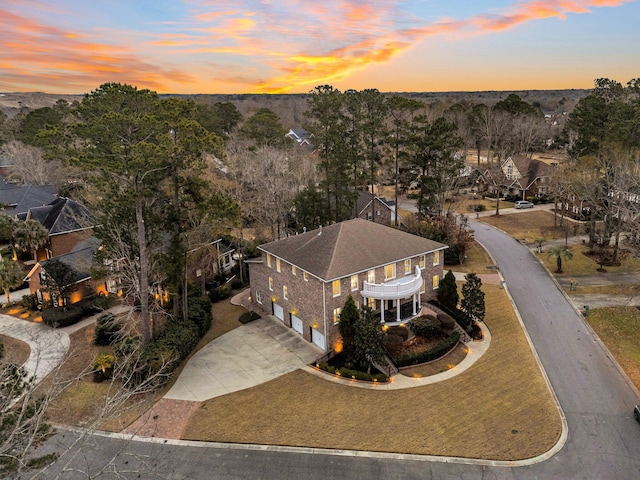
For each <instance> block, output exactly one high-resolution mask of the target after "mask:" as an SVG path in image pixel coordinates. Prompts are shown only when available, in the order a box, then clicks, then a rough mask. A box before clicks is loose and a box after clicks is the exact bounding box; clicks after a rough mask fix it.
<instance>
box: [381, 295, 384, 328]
mask: <svg viewBox="0 0 640 480" xmlns="http://www.w3.org/2000/svg"><path fill="white" fill-rule="evenodd" d="M380 323H384V300H380Z"/></svg>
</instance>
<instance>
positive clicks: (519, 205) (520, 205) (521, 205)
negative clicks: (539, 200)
mask: <svg viewBox="0 0 640 480" xmlns="http://www.w3.org/2000/svg"><path fill="white" fill-rule="evenodd" d="M515 207H516V208H533V203H531V202H527V201H526V200H518V201H517V202H516V204H515Z"/></svg>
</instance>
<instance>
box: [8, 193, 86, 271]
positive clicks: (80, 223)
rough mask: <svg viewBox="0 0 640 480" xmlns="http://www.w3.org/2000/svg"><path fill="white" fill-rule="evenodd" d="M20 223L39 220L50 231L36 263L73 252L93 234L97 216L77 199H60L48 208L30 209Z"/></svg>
mask: <svg viewBox="0 0 640 480" xmlns="http://www.w3.org/2000/svg"><path fill="white" fill-rule="evenodd" d="M18 219H19V220H29V219H32V220H37V221H38V222H40V223H41V224H42V225H43V226H44V227H45V228H46V229H47V230H48V232H49V238H48V240H47V243H46V244H45V245H43V246H42V247H40V249H38V251H37V254H36V257H37V258H36V260H42V259H45V258H52V257H58V256H60V255H64V254H65V253H69V252H71V251H72V249H73V247H74V246H75V245H76V244H78V243H79V242H80V241H82V240H84V239H86V238H88V237H90V236H91V235H92V234H93V227H94V226H95V217H94V215H93V213H91V211H89V209H87V208H86V207H84V206H83V205H80V204H79V203H78V202H76V201H74V200H70V199H68V198H62V197H58V198H56V199H55V200H54V201H52V202H51V203H49V204H48V205H44V206H38V207H33V208H30V209H29V210H28V211H27V212H26V213H24V214H20V215H18Z"/></svg>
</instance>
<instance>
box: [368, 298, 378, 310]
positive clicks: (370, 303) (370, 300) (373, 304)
mask: <svg viewBox="0 0 640 480" xmlns="http://www.w3.org/2000/svg"><path fill="white" fill-rule="evenodd" d="M367 307H369V308H370V309H371V310H375V309H376V299H375V298H371V297H369V298H367Z"/></svg>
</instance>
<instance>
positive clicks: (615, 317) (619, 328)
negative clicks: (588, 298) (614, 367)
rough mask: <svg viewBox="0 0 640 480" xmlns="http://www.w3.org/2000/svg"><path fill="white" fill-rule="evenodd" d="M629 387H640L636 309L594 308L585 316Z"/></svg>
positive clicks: (639, 326) (638, 313) (638, 315)
mask: <svg viewBox="0 0 640 480" xmlns="http://www.w3.org/2000/svg"><path fill="white" fill-rule="evenodd" d="M586 320H587V321H588V322H589V325H591V327H592V328H593V329H594V330H595V332H596V333H597V334H598V336H599V337H600V339H601V340H602V341H603V342H604V344H605V345H606V346H607V348H608V349H609V350H610V351H611V353H612V354H613V356H614V357H615V359H616V360H617V362H618V363H619V364H620V366H621V367H622V369H623V370H624V371H625V373H626V374H627V375H628V376H629V378H630V379H631V381H632V382H633V384H634V385H635V386H636V387H637V388H640V310H638V309H637V308H634V307H609V308H596V309H593V310H591V311H590V312H589V315H588V316H587V317H586Z"/></svg>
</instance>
